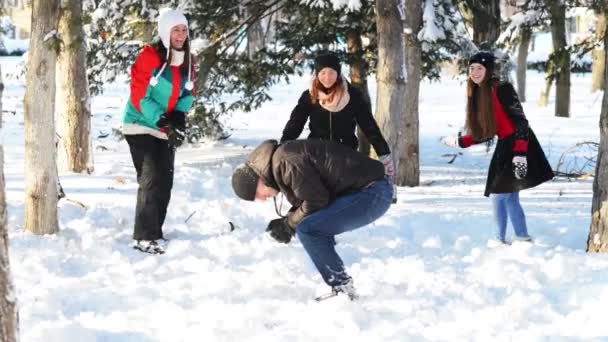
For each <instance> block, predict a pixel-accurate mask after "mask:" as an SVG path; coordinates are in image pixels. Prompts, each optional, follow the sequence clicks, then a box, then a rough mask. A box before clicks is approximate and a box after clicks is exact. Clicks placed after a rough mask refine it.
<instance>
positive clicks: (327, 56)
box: [315, 52, 341, 76]
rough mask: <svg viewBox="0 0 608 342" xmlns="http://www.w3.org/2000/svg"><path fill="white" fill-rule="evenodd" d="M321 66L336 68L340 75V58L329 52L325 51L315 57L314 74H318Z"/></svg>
mask: <svg viewBox="0 0 608 342" xmlns="http://www.w3.org/2000/svg"><path fill="white" fill-rule="evenodd" d="M323 68H332V69H334V70H336V72H337V73H338V76H340V69H341V66H340V58H338V56H336V54H334V53H331V52H325V53H323V54H321V55H319V56H317V58H315V74H318V73H319V71H321V70H322V69H323Z"/></svg>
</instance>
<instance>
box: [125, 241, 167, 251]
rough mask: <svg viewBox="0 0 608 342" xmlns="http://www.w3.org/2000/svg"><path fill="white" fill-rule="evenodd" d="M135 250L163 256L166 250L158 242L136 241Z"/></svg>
mask: <svg viewBox="0 0 608 342" xmlns="http://www.w3.org/2000/svg"><path fill="white" fill-rule="evenodd" d="M133 248H135V249H137V250H139V251H142V252H144V253H150V254H163V253H165V249H164V248H163V246H161V245H159V244H158V242H157V241H156V240H135V243H133Z"/></svg>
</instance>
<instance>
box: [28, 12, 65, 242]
mask: <svg viewBox="0 0 608 342" xmlns="http://www.w3.org/2000/svg"><path fill="white" fill-rule="evenodd" d="M58 21H59V2H58V1H56V0H34V1H33V2H32V32H31V37H30V44H29V52H28V54H29V57H28V64H27V74H26V87H25V99H24V112H25V183H26V186H25V229H26V230H27V231H29V232H32V233H34V234H53V233H56V232H57V231H58V222H57V192H58V191H57V163H56V158H55V157H56V148H55V120H54V112H55V67H56V60H57V45H58V41H57V39H56V33H57V25H58Z"/></svg>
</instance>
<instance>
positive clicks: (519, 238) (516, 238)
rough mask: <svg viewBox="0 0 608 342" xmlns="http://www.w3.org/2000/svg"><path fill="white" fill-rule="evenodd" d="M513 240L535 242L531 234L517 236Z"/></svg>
mask: <svg viewBox="0 0 608 342" xmlns="http://www.w3.org/2000/svg"><path fill="white" fill-rule="evenodd" d="M513 240H515V241H521V242H530V243H532V242H533V240H532V237H531V236H516V237H515V238H513Z"/></svg>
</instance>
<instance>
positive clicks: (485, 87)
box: [442, 52, 553, 244]
mask: <svg viewBox="0 0 608 342" xmlns="http://www.w3.org/2000/svg"><path fill="white" fill-rule="evenodd" d="M493 69H494V55H492V54H491V53H489V52H479V53H477V54H475V55H473V56H472V57H471V58H470V60H469V80H468V86H467V121H466V128H467V135H464V136H460V137H455V136H453V137H444V138H442V141H443V142H444V143H445V144H446V145H448V146H453V147H458V146H459V147H462V148H466V147H469V146H471V145H473V144H477V143H481V142H484V141H488V140H490V139H492V138H493V137H494V135H497V136H498V143H497V144H496V149H495V150H494V155H493V156H492V161H491V162H490V168H489V170H488V179H487V182H486V189H485V193H484V195H485V196H489V195H490V194H492V196H491V197H492V202H493V207H494V218H495V220H496V223H497V232H496V239H497V240H498V242H499V243H503V244H504V243H506V238H505V235H506V227H507V219H510V220H511V224H512V225H513V230H514V231H515V239H517V240H522V241H531V240H532V239H531V237H530V235H529V234H528V228H527V226H526V218H525V215H524V212H523V209H522V207H521V204H520V203H519V191H520V190H523V189H528V188H532V187H535V186H537V185H539V184H541V183H543V182H546V181H548V180H550V179H552V178H553V171H552V170H551V166H550V165H549V162H548V161H547V158H546V157H545V154H544V152H543V150H542V148H541V146H540V143H539V142H538V140H537V139H536V136H535V135H534V132H533V131H532V129H531V128H530V127H529V126H528V120H526V117H525V115H524V112H523V108H522V106H521V103H520V102H519V99H518V97H517V93H516V92H515V89H513V85H511V84H510V83H508V82H499V81H498V80H496V79H494V78H492V72H493Z"/></svg>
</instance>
